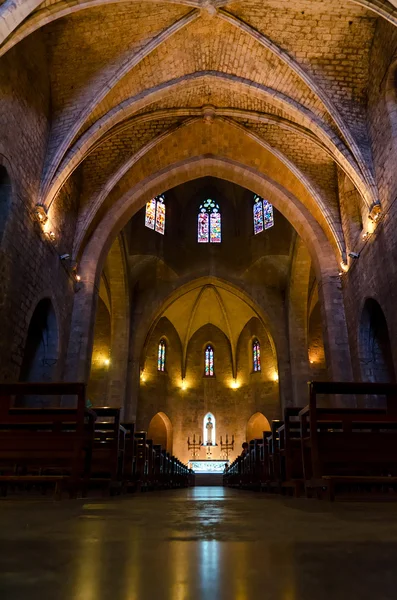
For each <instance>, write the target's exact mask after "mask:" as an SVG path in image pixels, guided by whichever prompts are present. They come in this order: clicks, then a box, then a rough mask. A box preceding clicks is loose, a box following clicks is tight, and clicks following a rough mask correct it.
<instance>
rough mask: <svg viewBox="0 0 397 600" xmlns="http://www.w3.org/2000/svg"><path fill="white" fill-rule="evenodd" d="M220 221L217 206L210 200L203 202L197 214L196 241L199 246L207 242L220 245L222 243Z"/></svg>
mask: <svg viewBox="0 0 397 600" xmlns="http://www.w3.org/2000/svg"><path fill="white" fill-rule="evenodd" d="M221 220H222V218H221V213H220V210H219V206H218V204H216V202H214V201H213V200H210V199H208V200H206V201H205V202H203V204H202V205H201V206H200V208H199V214H198V222H197V241H198V242H199V243H201V244H205V243H208V242H211V243H213V244H220V242H221V241H222V235H221V228H222V224H221Z"/></svg>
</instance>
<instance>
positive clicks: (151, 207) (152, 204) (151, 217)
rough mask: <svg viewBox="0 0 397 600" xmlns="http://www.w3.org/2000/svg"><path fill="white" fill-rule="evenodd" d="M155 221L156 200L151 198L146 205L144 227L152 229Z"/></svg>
mask: <svg viewBox="0 0 397 600" xmlns="http://www.w3.org/2000/svg"><path fill="white" fill-rule="evenodd" d="M155 220H156V198H152V199H151V200H149V202H147V203H146V217H145V225H146V227H149V229H154V223H155Z"/></svg>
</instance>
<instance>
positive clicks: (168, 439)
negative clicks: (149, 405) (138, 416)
mask: <svg viewBox="0 0 397 600" xmlns="http://www.w3.org/2000/svg"><path fill="white" fill-rule="evenodd" d="M148 439H149V440H153V443H154V444H160V445H161V447H162V448H165V449H166V450H167V452H170V454H172V423H171V421H170V420H169V418H168V417H167V415H166V414H165V413H163V412H158V413H157V414H156V415H154V417H153V419H152V420H151V421H150V424H149V428H148Z"/></svg>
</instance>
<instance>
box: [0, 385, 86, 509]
mask: <svg viewBox="0 0 397 600" xmlns="http://www.w3.org/2000/svg"><path fill="white" fill-rule="evenodd" d="M23 396H25V397H26V396H36V397H42V396H44V397H46V396H50V397H62V396H77V402H76V407H75V408H63V407H55V408H29V407H26V408H25V407H14V406H13V401H14V398H15V397H23ZM94 421H95V415H94V414H93V413H92V411H90V410H89V409H86V407H85V385H84V384H82V383H14V384H0V486H1V490H2V493H3V495H4V494H6V493H7V488H8V487H9V486H10V485H13V486H21V485H26V484H29V485H40V486H42V485H50V484H55V488H56V497H57V498H60V497H61V494H62V490H63V489H65V488H66V489H68V490H69V493H70V495H71V496H72V497H73V496H75V495H76V494H77V491H78V489H79V488H80V489H84V487H85V485H86V484H87V481H88V479H89V477H90V468H91V455H92V448H93V439H94Z"/></svg>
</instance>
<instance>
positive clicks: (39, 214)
mask: <svg viewBox="0 0 397 600" xmlns="http://www.w3.org/2000/svg"><path fill="white" fill-rule="evenodd" d="M34 217H35V219H36V221H38V222H39V223H40V225H44V224H45V223H46V222H47V220H48V216H47V213H46V209H45V208H44V206H43V205H42V204H36V207H35V209H34Z"/></svg>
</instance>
